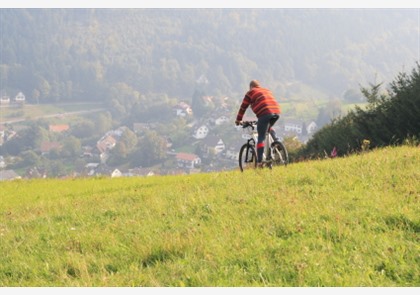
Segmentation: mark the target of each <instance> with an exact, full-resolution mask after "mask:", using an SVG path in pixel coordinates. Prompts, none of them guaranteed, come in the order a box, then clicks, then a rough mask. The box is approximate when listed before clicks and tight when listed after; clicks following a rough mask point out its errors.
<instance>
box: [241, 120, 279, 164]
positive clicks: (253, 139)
mask: <svg viewBox="0 0 420 295" xmlns="http://www.w3.org/2000/svg"><path fill="white" fill-rule="evenodd" d="M256 125H257V122H256V121H254V122H244V124H243V125H242V126H243V128H249V129H248V135H250V138H249V139H248V140H247V143H246V145H249V146H251V147H252V148H253V149H254V150H255V151H256V143H257V142H258V132H257V130H256ZM270 127H271V126H270ZM270 127H269V128H267V131H266V136H265V140H264V153H263V159H262V163H263V165H265V166H268V167H269V168H270V169H271V168H272V166H273V157H272V155H273V147H272V145H273V142H274V139H273V137H272V136H271V133H270V132H269V130H270ZM239 160H241V159H239Z"/></svg>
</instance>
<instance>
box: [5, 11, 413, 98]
mask: <svg viewBox="0 0 420 295" xmlns="http://www.w3.org/2000/svg"><path fill="white" fill-rule="evenodd" d="M0 13H1V18H0V28H1V43H2V47H1V54H0V71H1V89H0V91H1V92H2V95H9V96H14V95H15V94H16V93H17V91H23V92H24V93H25V94H26V96H27V98H28V101H29V102H54V101H74V100H83V101H110V100H112V99H113V98H114V97H115V96H116V95H117V94H118V93H119V92H121V88H122V87H124V89H127V90H129V91H132V92H133V93H140V94H143V95H146V96H147V95H149V94H151V93H164V94H167V95H168V96H169V97H179V98H182V99H190V98H191V96H192V95H193V93H194V90H195V89H202V90H204V91H205V92H206V93H207V94H209V95H219V94H220V95H238V96H239V95H242V93H243V91H244V89H246V86H247V83H248V82H249V80H250V79H253V78H257V79H260V80H261V81H263V83H264V84H265V85H268V86H270V87H271V88H272V89H273V90H274V91H275V93H276V94H277V95H278V96H279V97H284V98H288V99H302V98H303V99H305V100H307V99H315V100H316V99H325V98H331V97H342V95H343V93H345V92H346V91H348V90H356V91H358V90H359V86H360V84H362V85H365V84H367V83H368V82H381V81H384V82H388V81H389V80H390V79H391V78H392V77H394V76H396V75H397V74H398V72H400V71H402V70H404V69H405V68H406V67H408V68H411V67H412V66H413V64H414V62H415V60H416V59H417V58H418V11H417V10H416V9H1V10H0ZM374 80H377V81H374ZM121 83H122V85H121ZM134 95H135V94H133V96H134Z"/></svg>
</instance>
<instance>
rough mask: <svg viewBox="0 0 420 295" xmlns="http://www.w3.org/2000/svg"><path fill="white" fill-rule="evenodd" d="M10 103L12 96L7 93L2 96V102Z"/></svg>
mask: <svg viewBox="0 0 420 295" xmlns="http://www.w3.org/2000/svg"><path fill="white" fill-rule="evenodd" d="M9 103H10V97H8V96H7V95H3V96H2V97H0V104H9Z"/></svg>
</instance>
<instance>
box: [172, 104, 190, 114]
mask: <svg viewBox="0 0 420 295" xmlns="http://www.w3.org/2000/svg"><path fill="white" fill-rule="evenodd" d="M173 109H174V112H175V115H177V116H179V117H186V116H188V115H192V113H193V111H192V108H191V107H190V105H189V104H187V103H186V102H183V101H181V102H180V103H178V104H177V105H176V106H174V108H173Z"/></svg>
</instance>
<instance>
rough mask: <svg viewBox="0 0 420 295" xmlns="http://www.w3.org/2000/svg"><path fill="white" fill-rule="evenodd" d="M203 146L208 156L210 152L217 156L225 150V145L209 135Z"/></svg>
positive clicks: (217, 138)
mask: <svg viewBox="0 0 420 295" xmlns="http://www.w3.org/2000/svg"><path fill="white" fill-rule="evenodd" d="M203 143H204V145H205V146H206V149H207V153H208V154H209V153H210V152H211V151H214V153H215V154H219V153H221V152H223V151H224V150H225V148H226V147H225V143H224V142H223V140H222V139H221V138H220V137H217V136H214V135H211V136H208V137H207V138H206V139H205V140H204V141H203Z"/></svg>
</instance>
